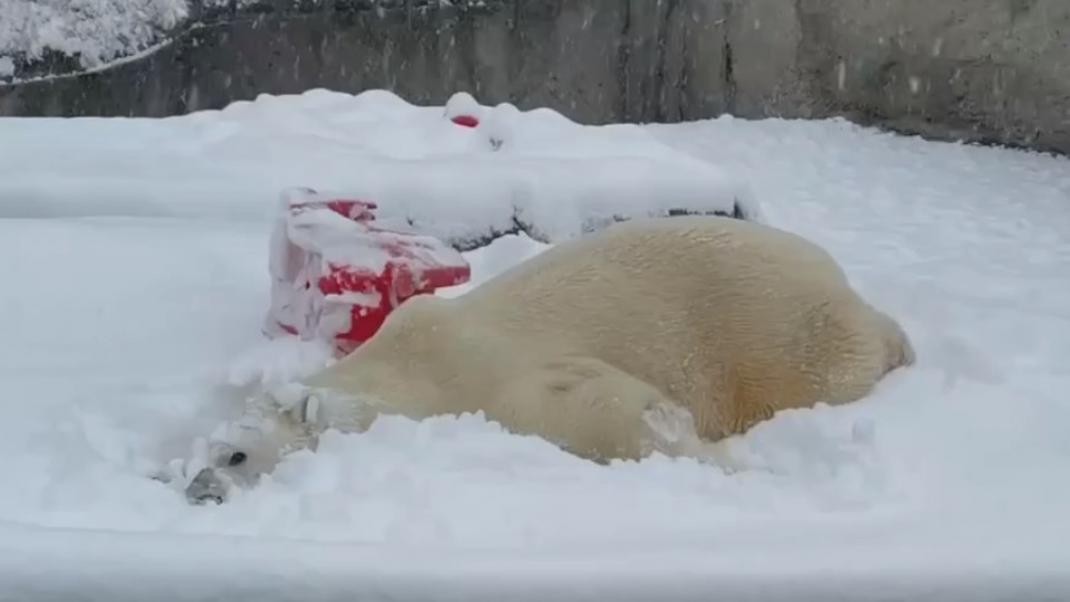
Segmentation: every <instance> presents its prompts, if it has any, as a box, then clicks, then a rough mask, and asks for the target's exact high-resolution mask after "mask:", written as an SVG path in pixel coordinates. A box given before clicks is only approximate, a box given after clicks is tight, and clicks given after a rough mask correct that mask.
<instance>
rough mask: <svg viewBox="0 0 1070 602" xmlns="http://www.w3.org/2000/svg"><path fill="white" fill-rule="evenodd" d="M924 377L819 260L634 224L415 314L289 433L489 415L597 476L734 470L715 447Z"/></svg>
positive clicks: (687, 226) (665, 223) (323, 394)
mask: <svg viewBox="0 0 1070 602" xmlns="http://www.w3.org/2000/svg"><path fill="white" fill-rule="evenodd" d="M913 361H914V352H913V350H912V348H911V345H910V342H909V340H908V339H907V337H906V335H905V334H904V333H903V331H902V330H901V329H900V328H899V326H898V325H897V324H896V322H895V321H894V320H893V319H891V318H890V317H889V316H887V315H885V314H883V313H881V312H880V311H878V310H876V309H874V308H873V307H871V306H870V305H869V304H867V303H866V302H865V301H863V300H862V299H861V298H860V297H859V296H858V295H857V294H856V293H855V292H854V291H853V290H852V289H851V287H850V286H849V284H848V282H847V279H846V277H845V275H844V273H843V271H842V270H841V269H840V268H839V266H838V265H837V264H836V262H835V261H834V260H833V259H832V257H830V256H829V255H828V254H827V253H826V252H825V251H823V250H822V249H820V248H819V247H817V246H815V245H813V244H811V243H810V242H808V241H806V240H804V239H802V238H800V237H798V236H796V235H793V234H790V233H787V232H784V231H782V230H778V229H775V228H772V227H769V226H764V225H760V224H756V223H753V222H746V221H742V220H736V219H731V218H720V217H674V218H662V219H649V220H635V221H631V222H625V223H622V224H618V225H614V226H611V227H609V228H607V229H606V230H604V231H602V232H600V233H599V234H597V235H594V236H591V237H589V238H584V239H580V240H573V241H570V242H566V243H562V244H560V245H558V246H557V247H555V248H552V249H550V250H548V251H546V252H544V253H542V254H541V255H539V256H536V257H535V258H533V259H531V260H528V261H526V262H524V263H522V264H520V265H518V266H516V267H514V268H513V269H511V270H508V271H506V272H504V273H502V274H500V275H499V276H497V277H496V278H494V279H492V280H490V281H488V282H487V283H485V284H483V285H482V286H480V287H478V288H476V289H475V290H473V291H472V292H470V293H467V294H465V295H462V296H460V297H457V298H455V299H443V298H438V297H432V296H418V297H415V298H412V299H410V300H408V301H406V302H405V303H404V304H403V305H402V306H401V307H400V308H399V309H398V310H397V311H395V312H394V313H393V314H392V315H391V316H390V317H389V318H388V319H387V321H386V322H385V323H384V325H383V326H382V328H381V330H380V331H379V332H378V333H377V334H376V335H375V336H374V337H373V338H372V339H371V340H369V341H368V342H367V343H365V344H364V345H363V346H362V347H360V348H359V349H357V350H356V351H354V352H353V353H352V354H350V355H349V356H347V357H345V358H343V359H342V360H340V361H339V362H337V363H335V364H334V365H332V366H330V367H328V368H326V369H324V370H322V371H320V372H318V373H316V374H314V375H312V376H310V377H308V378H306V379H304V380H303V381H302V385H303V386H306V387H308V389H309V391H310V392H311V393H313V394H315V395H316V396H317V400H316V401H315V404H316V405H315V406H311V402H310V404H308V405H306V409H307V408H308V407H310V406H311V407H313V409H312V410H311V411H307V412H298V413H296V414H295V413H294V412H293V411H286V410H281V409H280V411H278V412H276V416H277V417H278V418H279V421H280V424H284V425H285V426H284V427H283V428H282V429H281V431H280V433H281V434H282V437H283V439H286V438H289V439H292V440H293V441H290V443H293V442H294V441H297V442H298V443H299V444H300V445H305V444H312V445H314V439H315V436H316V434H317V433H318V432H321V431H322V430H323V429H324V428H329V427H334V428H338V429H339V430H343V431H360V430H363V429H365V428H367V426H368V425H369V424H370V423H371V421H372V420H374V418H375V417H376V416H377V415H379V414H382V413H398V414H403V415H406V416H409V417H413V418H422V417H426V416H431V415H435V414H456V413H462V412H475V411H480V410H481V411H483V412H484V413H485V415H486V416H487V417H488V418H489V419H492V420H495V421H498V422H500V423H501V424H502V425H504V426H505V427H506V428H508V429H511V430H513V431H515V432H520V433H529V434H535V435H539V436H542V437H544V438H546V439H547V440H549V441H552V442H554V443H556V444H557V445H560V446H561V447H562V448H564V449H566V450H568V451H571V452H573V453H575V454H577V455H580V456H583V457H586V458H591V459H593V460H597V461H606V460H608V459H611V458H639V457H643V456H645V455H647V454H649V453H651V452H653V451H660V452H662V453H667V454H673V455H678V454H683V455H698V456H702V455H704V454H705V455H708V456H710V457H713V458H714V459H721V460H723V453H722V452H721V451H719V448H717V447H716V446H713V445H712V442H715V441H718V440H720V439H722V438H724V437H725V436H728V435H731V434H735V433H741V432H743V431H745V430H746V429H748V428H749V427H750V426H751V425H753V424H754V423H756V422H758V421H760V420H763V419H766V418H768V417H770V416H772V414H773V413H774V412H776V411H777V410H780V409H784V408H798V407H810V406H813V405H814V404H815V403H817V402H826V403H830V404H838V403H846V402H849V401H853V400H856V399H859V398H860V397H862V396H864V395H866V394H867V393H868V392H869V391H870V390H871V389H872V387H873V386H874V385H875V384H876V383H877V382H878V381H879V380H880V379H881V378H882V377H883V376H884V375H885V374H886V373H887V372H889V371H890V370H892V369H895V368H896V367H899V366H904V365H908V364H910V363H912V362H913ZM259 403H261V404H263V403H265V402H264V401H263V400H261V401H260V402H259ZM269 405H270V404H269ZM302 413H304V414H307V417H308V418H310V419H311V423H304V417H305V416H303V415H302ZM302 423H303V424H302ZM274 438H277V437H273V439H274ZM278 444H280V443H279V442H276V443H272V445H270V446H267V448H266V449H269V450H270V449H271V448H272V446H274V445H278ZM260 464H261V465H263V466H268V465H270V464H272V463H271V462H261V463H260Z"/></svg>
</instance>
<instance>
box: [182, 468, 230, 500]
mask: <svg viewBox="0 0 1070 602" xmlns="http://www.w3.org/2000/svg"><path fill="white" fill-rule="evenodd" d="M226 497H227V487H226V485H225V484H224V483H223V481H222V480H220V479H219V477H218V476H216V474H215V471H214V470H212V469H211V468H203V469H201V471H200V472H198V473H197V476H195V477H193V480H192V481H190V484H189V485H188V486H187V487H186V500H188V501H189V502H190V503H191V504H204V503H206V502H209V501H214V502H215V503H217V504H222V503H223V500H224V499H226Z"/></svg>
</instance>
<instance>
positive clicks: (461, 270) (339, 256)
mask: <svg viewBox="0 0 1070 602" xmlns="http://www.w3.org/2000/svg"><path fill="white" fill-rule="evenodd" d="M377 208H378V207H377V205H376V204H375V203H373V202H369V201H362V200H355V199H340V198H333V197H329V196H325V195H321V194H319V193H317V192H316V191H314V190H310V189H294V190H288V191H286V192H284V193H283V208H282V209H283V210H282V215H281V216H280V218H279V221H278V222H277V224H276V229H275V233H274V235H273V236H272V253H271V259H270V271H271V274H272V278H273V283H272V295H271V297H272V303H271V310H270V312H269V315H268V318H267V321H266V324H265V328H264V330H265V333H266V334H267V335H268V336H271V337H277V336H284V335H286V334H289V335H296V336H300V337H301V338H303V339H306V340H307V339H314V338H319V339H324V340H333V342H334V344H335V348H336V351H337V353H339V354H341V355H344V354H347V353H349V352H351V351H352V350H354V349H356V348H357V347H359V346H360V345H361V344H362V343H364V342H365V341H367V340H368V339H369V338H371V337H372V335H374V334H375V333H376V332H377V331H378V329H379V327H380V326H382V324H383V322H384V321H385V320H386V317H387V316H388V315H389V314H390V312H392V311H393V310H394V309H396V308H397V307H398V306H399V305H400V304H401V303H402V302H404V301H405V300H406V299H409V298H411V297H413V296H415V295H420V294H433V293H434V292H435V290H436V289H438V288H443V287H449V286H455V285H458V284H463V283H465V282H467V281H468V280H469V278H470V276H471V272H470V268H469V265H468V262H466V261H465V259H464V257H462V256H461V254H460V253H459V252H458V251H457V250H455V249H453V248H452V247H450V246H448V245H447V244H445V243H444V242H442V241H440V240H438V239H436V238H434V237H431V236H427V235H423V234H420V233H418V232H415V231H413V230H411V229H410V228H407V227H404V226H400V227H394V228H389V227H384V226H383V225H382V224H378V223H375V221H376V216H375V210H376V209H377Z"/></svg>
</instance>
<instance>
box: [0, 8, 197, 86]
mask: <svg viewBox="0 0 1070 602" xmlns="http://www.w3.org/2000/svg"><path fill="white" fill-rule="evenodd" d="M0 15H2V16H3V18H2V19H0V77H5V76H9V75H11V74H13V73H14V58H15V57H19V58H20V59H21V60H29V61H33V60H40V59H41V58H42V57H43V56H44V54H45V53H46V51H52V52H56V53H60V54H63V55H68V56H71V57H74V58H75V59H76V60H77V61H78V63H79V64H80V65H81V66H82V67H83V68H86V69H90V68H95V67H99V66H101V65H103V64H106V63H108V62H110V61H114V60H116V59H119V58H122V57H125V56H130V55H133V54H136V53H138V52H142V51H144V50H146V49H147V48H149V47H150V46H152V45H153V44H156V43H158V42H159V41H160V40H161V39H162V38H163V36H164V35H165V33H166V32H167V31H169V30H171V29H173V28H174V27H176V26H178V25H179V24H181V23H182V22H183V21H184V20H185V19H186V18H187V17H188V16H189V5H188V4H187V2H186V0H74V1H72V0H35V1H32V2H30V1H27V0H0ZM5 71H7V73H5Z"/></svg>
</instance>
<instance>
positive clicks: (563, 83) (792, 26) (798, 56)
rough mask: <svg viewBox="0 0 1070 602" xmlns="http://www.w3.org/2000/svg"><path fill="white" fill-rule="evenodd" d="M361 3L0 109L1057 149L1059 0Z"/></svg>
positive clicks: (182, 39)
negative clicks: (453, 120)
mask: <svg viewBox="0 0 1070 602" xmlns="http://www.w3.org/2000/svg"><path fill="white" fill-rule="evenodd" d="M272 1H273V2H274V0H272ZM372 4H374V3H373V2H370V1H368V0H366V1H365V2H357V1H355V0H350V1H349V2H345V1H339V2H334V3H311V4H307V3H306V5H298V6H297V7H295V6H294V4H293V3H292V2H281V1H280V2H275V4H271V3H268V4H264V5H260V6H258V7H254V9H253V10H249V11H243V12H218V13H207V12H205V13H203V14H199V15H198V19H199V21H200V24H199V25H197V26H194V27H191V28H189V29H188V30H186V31H184V32H177V35H176V41H175V42H174V43H173V44H171V45H169V46H166V47H164V48H163V49H161V50H160V51H158V52H156V53H154V54H152V55H150V56H148V57H146V58H143V59H139V60H136V61H132V62H129V63H126V64H122V65H118V66H115V67H113V68H110V69H108V70H105V71H102V72H98V73H91V74H80V75H77V76H73V77H60V78H54V79H50V80H46V81H36V82H27V83H22V84H14V85H8V86H2V87H0V115H149V116H162V115H174V114H181V113H185V112H189V111H193V110H198V109H210V108H220V107H223V106H225V105H226V104H227V103H229V102H231V101H234V100H242V99H251V98H253V97H255V95H256V94H258V93H261V92H266V93H273V94H281V93H297V92H301V91H303V90H306V89H308V88H312V87H327V88H331V89H335V90H340V91H348V92H359V91H361V90H365V89H369V88H386V89H390V90H393V91H395V92H397V93H398V94H400V95H402V96H404V97H405V98H407V99H409V100H410V101H412V102H418V103H432V102H433V103H441V102H444V101H445V99H446V98H448V96H449V95H450V94H452V93H453V92H455V91H458V90H467V91H469V92H471V93H473V94H474V95H475V96H476V97H477V98H479V99H480V100H481V101H482V102H485V103H497V102H502V101H509V102H513V103H515V104H517V105H518V106H520V107H521V108H529V107H535V106H549V107H552V108H555V109H557V110H559V111H561V112H563V113H565V114H566V115H569V116H570V117H572V118H573V119H576V120H578V121H582V122H587V123H604V122H608V121H619V120H626V121H668V122H671V121H679V120H688V119H698V118H705V117H713V116H717V115H719V114H721V113H724V112H728V113H732V114H735V115H738V116H742V117H765V116H783V117H825V116H831V115H843V116H846V117H848V118H850V119H853V120H856V121H859V122H862V123H867V124H876V125H881V126H884V127H888V128H893V129H897V130H900V131H904V132H912V133H921V134H923V135H926V136H929V137H933V138H938V139H965V140H970V141H981V142H996V143H1004V144H1011V145H1018V146H1027V147H1031V148H1037V149H1042V150H1053V151H1058V152H1062V153H1070V1H1067V0H939V1H935V0H661V1H660V2H658V1H655V0H487V2H485V6H483V7H475V8H465V7H463V6H462V7H456V6H454V7H439V6H438V5H437V3H431V7H430V8H421V7H420V6H419V4H420V3H419V2H415V1H414V0H397V1H395V2H392V5H393V6H392V7H387V8H385V9H384V8H380V9H378V10H377V9H376V8H374V7H373V6H372ZM60 64H61V65H62V64H63V63H62V61H60ZM30 67H33V66H27V67H26V69H24V71H25V72H26V73H30V71H29V68H30ZM35 68H36V69H38V70H40V69H41V66H40V65H37V66H36V67H35Z"/></svg>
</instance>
